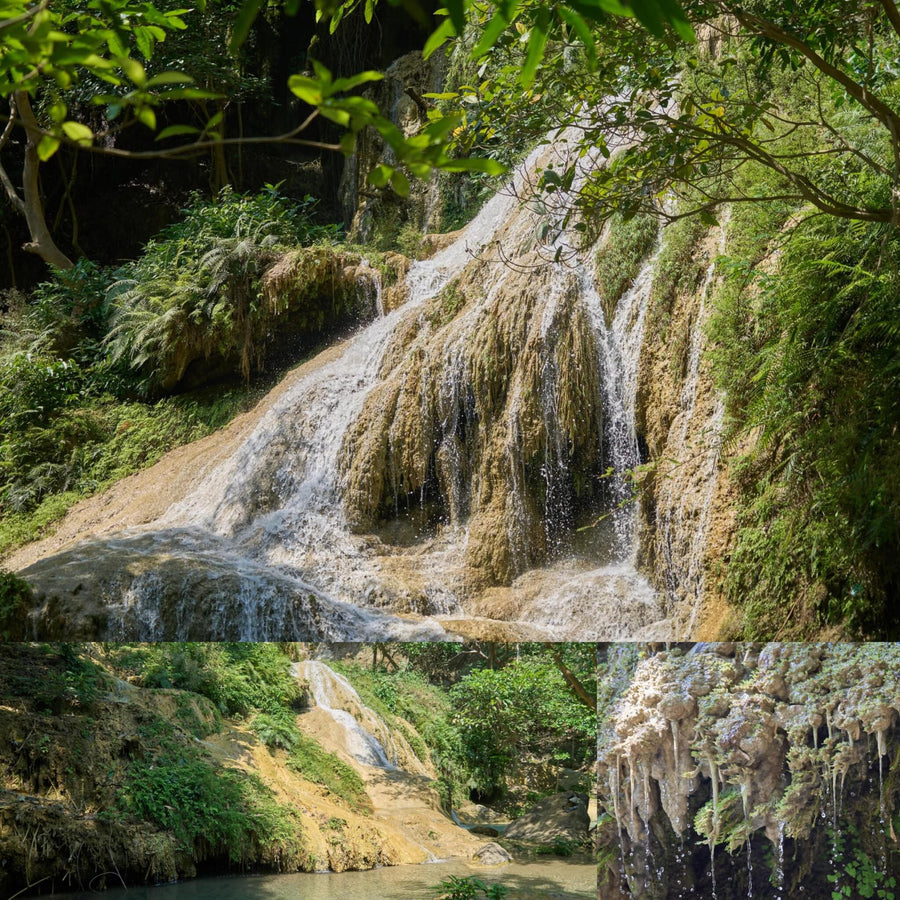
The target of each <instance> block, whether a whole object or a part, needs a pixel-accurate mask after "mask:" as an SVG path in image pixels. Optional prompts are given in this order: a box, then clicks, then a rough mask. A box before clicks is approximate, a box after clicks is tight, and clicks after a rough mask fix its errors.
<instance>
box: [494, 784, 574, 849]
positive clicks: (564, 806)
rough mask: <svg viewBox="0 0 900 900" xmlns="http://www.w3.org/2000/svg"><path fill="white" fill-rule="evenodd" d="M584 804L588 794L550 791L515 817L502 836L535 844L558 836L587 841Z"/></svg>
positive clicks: (568, 839)
mask: <svg viewBox="0 0 900 900" xmlns="http://www.w3.org/2000/svg"><path fill="white" fill-rule="evenodd" d="M587 806H588V798H587V794H579V793H578V792H576V791H566V792H564V793H562V794H553V795H552V796H550V797H545V798H544V799H543V800H539V801H538V802H537V803H535V804H534V806H532V807H531V808H530V809H529V810H528V811H527V812H526V813H524V814H523V815H522V816H520V817H519V818H518V819H516V821H515V822H513V823H512V825H510V826H509V828H507V829H506V831H505V832H503V837H504V838H506V839H507V840H510V841H528V842H530V843H534V844H553V843H554V841H557V840H559V839H564V840H567V841H572V842H573V843H575V844H586V843H587V840H588V828H589V827H590V817H589V816H588V810H587Z"/></svg>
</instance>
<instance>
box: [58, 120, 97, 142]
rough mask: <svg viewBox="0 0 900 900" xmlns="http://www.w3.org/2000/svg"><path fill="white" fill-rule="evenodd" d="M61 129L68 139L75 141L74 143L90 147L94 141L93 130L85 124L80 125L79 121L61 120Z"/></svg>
mask: <svg viewBox="0 0 900 900" xmlns="http://www.w3.org/2000/svg"><path fill="white" fill-rule="evenodd" d="M62 130H63V134H65V136H66V137H67V138H68V139H69V140H70V141H75V143H76V144H81V145H82V146H83V147H90V145H91V144H92V143H93V142H94V132H93V131H91V129H90V128H88V127H87V125H82V124H81V122H72V121H69V122H63V124H62Z"/></svg>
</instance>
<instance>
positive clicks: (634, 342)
mask: <svg viewBox="0 0 900 900" xmlns="http://www.w3.org/2000/svg"><path fill="white" fill-rule="evenodd" d="M657 256H658V252H657V253H656V254H654V256H653V257H651V258H650V259H649V260H648V261H647V262H646V263H644V265H643V267H642V268H641V270H640V272H639V274H638V276H637V278H636V279H635V280H634V283H633V284H632V285H631V287H630V288H629V289H628V290H627V291H626V292H625V295H624V296H623V297H622V298H621V299H620V300H619V302H618V304H617V305H616V308H615V313H614V315H613V320H612V322H611V323H610V324H609V325H607V321H606V313H605V309H604V301H603V298H601V297H600V295H599V294H598V293H597V290H596V288H595V287H594V277H593V272H592V269H590V268H588V267H585V268H584V269H583V270H582V290H583V293H584V298H585V305H586V308H587V310H588V314H589V315H590V318H591V323H592V325H593V327H594V333H595V334H596V336H597V344H598V347H599V351H600V365H601V371H602V375H603V378H602V383H603V396H604V405H603V411H604V416H605V418H604V429H603V447H604V449H605V458H604V462H605V464H606V466H608V467H609V468H611V469H612V470H613V473H614V474H613V475H612V477H611V478H610V479H609V483H610V487H609V490H610V495H611V506H612V509H613V513H612V520H613V530H614V534H615V555H616V556H617V557H618V558H619V559H630V558H631V557H632V556H633V554H634V551H635V526H636V520H637V516H636V509H635V506H634V504H633V503H632V502H631V500H632V491H631V488H630V486H629V484H628V481H627V480H626V478H625V475H624V473H626V472H628V471H630V470H631V469H633V468H635V467H636V466H638V465H639V464H640V462H641V458H640V452H639V449H638V442H637V434H636V431H635V397H636V395H637V376H638V362H639V359H640V353H641V346H642V344H643V341H644V320H645V318H646V315H647V305H648V303H649V300H650V291H651V288H652V286H653V276H654V272H655V265H656V259H657Z"/></svg>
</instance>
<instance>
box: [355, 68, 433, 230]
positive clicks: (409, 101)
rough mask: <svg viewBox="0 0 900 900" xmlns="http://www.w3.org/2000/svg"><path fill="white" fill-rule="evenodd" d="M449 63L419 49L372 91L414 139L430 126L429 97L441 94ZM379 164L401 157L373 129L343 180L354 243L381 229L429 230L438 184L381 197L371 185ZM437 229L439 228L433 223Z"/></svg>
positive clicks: (417, 181)
mask: <svg viewBox="0 0 900 900" xmlns="http://www.w3.org/2000/svg"><path fill="white" fill-rule="evenodd" d="M446 67H447V62H446V59H445V57H444V54H443V53H435V54H433V55H432V56H430V57H429V58H428V59H427V60H426V59H423V58H422V54H421V53H420V52H418V51H416V52H413V53H407V54H406V55H405V56H401V57H400V58H399V59H397V60H395V61H394V62H393V63H392V64H391V65H390V66H388V68H387V70H386V71H385V73H384V79H383V80H382V81H379V82H376V83H375V85H373V86H372V87H371V88H370V89H369V90H368V91H367V94H368V96H370V97H371V98H372V99H373V100H374V101H375V103H376V104H377V105H378V108H379V109H380V110H382V111H383V112H384V113H385V115H387V117H388V118H389V119H390V120H391V121H392V122H393V123H394V124H395V125H396V126H397V127H398V128H399V129H400V131H402V132H403V134H404V136H406V137H409V136H411V135H413V134H415V133H416V132H417V131H419V130H420V129H421V128H422V127H423V126H424V125H427V124H428V121H429V120H428V116H427V111H428V105H427V104H428V102H429V101H426V100H425V99H424V98H423V96H422V95H423V94H428V93H434V92H438V91H440V90H441V88H442V85H443V82H444V74H445V70H446ZM379 163H386V164H388V165H391V164H395V163H396V158H395V156H394V153H393V151H392V150H391V149H390V147H388V146H387V145H386V144H385V142H384V139H383V138H382V137H381V135H380V134H379V133H378V132H377V131H375V129H374V128H367V129H365V130H364V131H363V132H361V133H360V134H359V136H358V138H357V144H356V151H355V152H354V153H353V154H352V155H351V156H350V157H349V159H348V160H347V162H346V163H345V166H344V171H343V174H342V177H341V184H340V188H339V190H340V197H341V206H342V211H343V214H344V221H345V222H350V223H351V226H350V229H349V233H350V236H351V238H352V240H354V241H358V242H360V243H366V242H369V241H370V240H371V239H372V237H373V233H374V231H375V228H376V226H379V225H380V226H381V227H384V226H385V225H386V224H388V225H389V228H390V230H391V231H393V232H394V235H396V232H397V231H398V230H399V229H400V228H401V227H402V226H403V225H409V226H411V227H412V228H414V229H417V230H418V231H420V232H421V231H424V230H426V228H427V227H428V223H429V219H430V213H431V208H432V206H433V203H434V196H433V195H434V189H435V185H434V184H433V183H432V182H429V181H422V180H420V179H415V180H414V181H412V182H411V190H410V195H409V197H405V198H404V197H400V196H398V195H397V194H395V193H394V192H393V191H390V190H387V191H385V192H382V193H378V192H376V191H374V190H373V188H372V187H371V185H370V184H369V183H368V175H369V172H371V171H372V169H374V168H375V166H377V165H378V164H379ZM431 227H432V230H433V229H434V224H433V223H432V225H431Z"/></svg>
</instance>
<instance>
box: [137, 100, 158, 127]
mask: <svg viewBox="0 0 900 900" xmlns="http://www.w3.org/2000/svg"><path fill="white" fill-rule="evenodd" d="M136 115H137V120H138V122H141V123H142V124H143V125H146V126H147V127H148V128H149V129H150V130H151V131H156V113H155V112H154V111H153V107H152V106H142V107H140V109H138V110H137V111H136Z"/></svg>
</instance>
